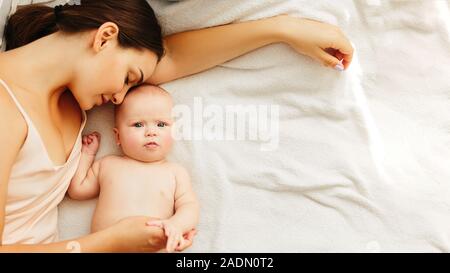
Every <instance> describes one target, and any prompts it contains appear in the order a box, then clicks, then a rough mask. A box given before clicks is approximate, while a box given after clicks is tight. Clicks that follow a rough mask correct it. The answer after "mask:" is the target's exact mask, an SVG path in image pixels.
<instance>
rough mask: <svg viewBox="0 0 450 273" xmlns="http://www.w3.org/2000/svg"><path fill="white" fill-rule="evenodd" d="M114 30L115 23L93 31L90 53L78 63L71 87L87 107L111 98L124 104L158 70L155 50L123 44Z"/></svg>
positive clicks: (82, 106)
mask: <svg viewBox="0 0 450 273" xmlns="http://www.w3.org/2000/svg"><path fill="white" fill-rule="evenodd" d="M102 31H103V32H102ZM114 31H115V28H114V26H113V27H112V28H109V29H108V28H107V29H103V30H102V29H101V28H100V29H99V30H98V31H97V32H95V33H92V35H91V36H92V38H91V39H90V43H89V48H88V50H87V52H86V55H85V56H82V57H80V60H79V62H78V63H77V65H76V66H75V71H74V75H73V79H72V80H71V82H70V84H69V85H68V88H69V89H70V90H71V91H72V93H73V95H74V97H75V99H76V100H77V101H78V104H79V105H80V107H81V109H83V110H89V109H91V108H92V107H94V106H99V105H102V104H103V103H106V102H108V101H112V102H113V103H115V104H120V103H122V101H123V98H124V97H125V94H126V93H127V92H128V90H129V89H130V88H131V87H133V86H135V85H139V84H141V83H143V82H145V81H146V80H147V79H148V78H150V76H151V75H152V74H153V71H154V70H155V67H156V64H157V56H156V54H155V53H153V52H151V51H150V50H137V49H133V48H123V47H121V46H119V44H118V40H117V35H116V34H117V33H115V32H114ZM99 32H100V33H99ZM94 34H95V35H94Z"/></svg>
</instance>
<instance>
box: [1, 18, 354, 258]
mask: <svg viewBox="0 0 450 273" xmlns="http://www.w3.org/2000/svg"><path fill="white" fill-rule="evenodd" d="M119 31H120V30H119V29H118V27H117V25H115V24H114V23H112V22H106V23H105V24H103V25H102V26H101V27H99V28H98V29H93V30H91V31H87V32H82V33H77V34H71V35H65V34H62V33H60V32H57V33H54V34H51V35H48V36H46V37H44V38H41V39H39V40H37V41H34V42H32V43H30V44H28V45H25V46H23V47H20V48H17V49H15V50H11V51H8V52H3V53H0V78H1V79H3V80H4V81H5V82H6V83H7V84H8V86H9V87H10V88H11V90H12V91H13V93H14V94H15V96H16V97H17V99H18V100H19V102H20V103H21V105H22V106H23V108H24V109H25V111H26V112H27V113H28V115H29V116H30V118H31V120H32V121H33V124H34V125H35V126H36V129H37V130H38V132H39V134H40V136H41V139H42V141H43V143H44V146H45V147H46V150H47V153H48V156H49V158H50V159H51V160H52V161H53V163H54V164H55V165H61V164H63V163H64V162H65V161H66V160H67V158H68V157H69V155H70V153H71V151H72V148H73V146H74V144H75V140H76V138H77V135H78V133H79V130H80V126H81V123H82V114H81V111H82V110H88V109H91V108H92V107H94V106H96V105H100V104H101V103H102V102H106V101H108V100H111V101H112V102H113V103H116V104H120V103H121V102H122V101H123V98H124V96H125V94H126V92H128V90H129V88H130V87H131V86H134V85H136V84H139V81H140V79H141V77H142V75H141V72H140V71H141V70H142V74H143V75H144V81H145V82H148V83H152V84H161V83H164V82H168V81H171V80H174V79H178V78H182V77H185V76H188V75H191V74H194V73H198V72H200V71H203V70H205V69H208V68H211V67H214V66H216V65H218V64H221V63H223V62H226V61H228V60H231V59H233V58H236V57H238V56H240V55H242V54H245V53H247V52H250V51H252V50H255V49H257V48H260V47H262V46H265V45H268V44H272V43H277V42H284V43H286V44H288V45H290V46H291V47H292V48H294V49H295V50H296V51H297V52H299V53H301V54H305V55H307V56H310V57H312V58H314V59H316V60H318V61H319V62H320V63H322V64H323V65H325V66H327V67H331V68H333V67H335V65H337V64H338V63H339V59H341V58H342V59H344V61H343V64H344V66H345V69H346V68H348V66H349V65H350V63H351V59H352V55H353V48H352V46H351V44H350V42H349V41H348V39H347V38H346V37H345V35H344V34H343V33H342V32H341V31H340V30H339V29H338V28H337V27H335V26H331V25H328V24H324V23H320V22H316V21H311V20H305V19H297V18H293V17H289V16H284V15H283V16H277V17H272V18H267V19H263V20H259V21H251V22H245V23H239V24H232V25H225V26H219V27H213V28H207V29H203V30H195V31H189V32H185V33H178V34H174V35H170V36H168V37H165V46H166V50H167V54H166V56H164V58H163V59H162V60H161V61H160V62H159V63H157V62H156V56H155V54H154V53H152V52H151V51H149V50H136V49H129V48H128V49H124V48H121V47H120V46H119V45H118V42H117V34H118V32H119ZM329 47H332V49H333V50H332V51H330V50H327V48H329ZM324 52H325V53H326V54H325V53H324ZM330 52H331V53H330ZM127 76H128V77H129V82H128V83H126V78H127ZM67 88H69V90H70V91H67ZM101 98H104V100H103V101H101V100H100V99H101ZM12 125H13V126H12ZM27 130H28V129H27V124H26V122H25V120H24V119H23V117H22V115H21V114H20V112H19V110H18V109H17V106H16V105H15V103H14V102H13V101H12V99H11V98H10V96H9V95H8V94H7V92H6V90H4V88H3V87H0V150H1V151H2V153H1V154H0V235H2V234H3V227H4V218H5V205H6V200H7V192H8V182H9V177H10V174H11V170H12V168H13V166H14V162H15V159H16V157H17V155H18V154H19V152H20V149H21V147H22V145H23V143H24V141H25V139H26V136H27V133H28V132H27ZM149 220H150V218H148V217H142V216H138V217H131V218H127V219H124V220H121V221H119V222H118V223H117V224H115V225H114V226H112V227H110V228H108V229H106V230H102V231H100V232H96V233H93V234H90V235H88V236H85V237H81V238H78V239H77V241H78V242H79V243H80V244H81V247H82V249H83V251H86V252H101V251H109V252H111V251H157V250H159V249H161V248H162V247H164V246H165V245H166V238H165V236H164V231H163V230H162V229H161V228H158V227H151V226H146V225H145V223H147V222H148V221H149ZM193 234H195V232H192V233H190V238H192V237H193ZM0 238H1V236H0ZM66 246H67V242H56V243H52V244H46V245H3V244H2V243H1V240H0V252H22V251H24V252H35V251H38V252H65V251H67V249H66ZM187 246H189V244H188V245H187Z"/></svg>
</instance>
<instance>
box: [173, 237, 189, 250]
mask: <svg viewBox="0 0 450 273" xmlns="http://www.w3.org/2000/svg"><path fill="white" fill-rule="evenodd" d="M188 242H189V241H188V240H185V239H184V238H181V241H180V243H179V244H178V246H177V247H176V248H175V250H176V251H183V249H184V248H185V247H186V246H187V244H188Z"/></svg>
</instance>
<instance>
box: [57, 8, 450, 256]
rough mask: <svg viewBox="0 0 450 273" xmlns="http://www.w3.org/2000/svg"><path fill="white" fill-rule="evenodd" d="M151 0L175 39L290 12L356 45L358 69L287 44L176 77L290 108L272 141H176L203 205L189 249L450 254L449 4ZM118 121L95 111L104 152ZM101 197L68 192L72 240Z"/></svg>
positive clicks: (63, 228)
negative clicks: (79, 197)
mask: <svg viewBox="0 0 450 273" xmlns="http://www.w3.org/2000/svg"><path fill="white" fill-rule="evenodd" d="M149 2H150V3H151V5H152V6H153V8H154V9H155V11H156V13H157V16H158V18H159V20H160V21H161V24H162V27H163V30H164V33H165V34H171V33H175V32H179V31H185V30H191V29H198V28H204V27H209V26H215V25H220V24H226V23H231V22H241V21H248V20H255V19H260V18H265V17H270V16H274V15H277V14H283V13H285V14H290V15H292V16H298V17H307V18H311V19H316V20H321V21H325V22H328V23H332V24H336V25H339V26H340V27H341V28H342V29H343V30H344V31H345V32H346V33H347V35H348V36H349V38H350V39H351V41H352V43H353V44H354V47H355V49H356V54H355V59H354V62H353V64H352V66H351V68H350V69H349V70H347V71H346V72H339V71H334V70H331V69H328V68H325V67H323V66H321V65H320V64H318V63H316V62H315V61H313V60H311V59H309V58H308V57H305V56H301V55H298V54H296V53H295V52H294V51H293V50H292V49H291V48H289V47H288V46H286V45H284V44H274V45H271V46H267V47H265V48H262V49H259V50H256V51H254V52H252V53H250V54H247V55H245V56H242V57H240V58H237V59H235V60H233V61H230V62H228V63H225V64H223V65H221V66H218V67H216V68H214V69H211V70H208V71H206V72H203V73H200V74H197V75H194V76H190V77H187V78H184V79H180V80H177V81H174V82H171V83H168V84H164V85H163V88H165V89H166V90H167V91H168V92H170V93H171V94H172V96H173V97H174V100H175V102H176V103H177V104H178V105H185V106H189V107H190V108H189V109H194V108H195V107H197V106H198V104H199V103H200V104H201V105H202V106H203V109H204V108H205V107H207V106H214V107H216V109H219V110H218V111H225V110H226V109H227V106H232V105H234V106H236V105H240V106H256V107H268V108H267V109H278V110H274V112H271V117H272V118H274V120H275V121H276V124H275V123H274V126H275V127H271V128H275V130H274V132H276V134H275V135H273V134H269V136H271V137H272V138H267V137H268V135H265V137H263V136H261V135H259V136H258V137H257V138H253V139H249V138H244V139H240V140H239V139H234V140H220V139H203V140H179V141H178V142H177V143H176V145H175V147H174V150H173V152H172V154H171V159H172V160H174V161H177V162H179V163H181V164H183V165H184V166H186V167H187V168H188V169H189V170H190V173H191V175H192V180H193V185H194V188H195V190H196V192H197V193H198V196H199V199H200V202H201V220H200V224H199V226H198V230H199V233H198V235H197V236H196V238H195V242H194V245H193V246H192V247H191V248H190V249H189V250H188V252H405V251H406V252H448V251H450V241H449V235H450V166H449V163H450V1H447V0H390V1H388V0H355V1H350V0H341V1H339V4H337V1H335V0H315V1H309V0H282V1H280V0H264V1H252V0H245V1H242V0H227V1H211V0H184V1H179V2H169V1H160V0H151V1H149ZM299 35H301V33H299ZM193 111H194V110H193ZM112 121H113V112H112V107H111V106H110V105H108V106H105V107H101V108H97V109H95V110H92V111H90V112H89V122H88V126H87V128H86V130H85V131H86V132H90V131H93V130H97V131H99V132H100V133H102V141H103V142H102V145H101V148H100V151H99V154H98V157H101V156H104V155H107V154H111V153H115V154H118V153H119V151H118V150H117V148H116V145H115V144H114V141H113V136H112V124H113V123H112ZM277 129H278V130H277ZM194 130H195V129H194ZM258 132H260V131H258ZM262 132H267V131H264V130H263V131H262ZM270 140H273V141H272V142H271V143H272V144H273V145H271V146H270V145H269V146H267V144H268V142H270ZM264 147H265V148H264ZM267 147H269V148H267ZM95 202H96V201H95V200H92V201H87V202H76V201H73V200H70V199H66V200H64V202H63V203H62V205H61V206H60V208H59V212H60V216H59V223H60V226H59V228H60V238H61V239H71V238H75V237H77V236H81V235H84V234H87V233H88V232H89V225H90V218H91V216H92V213H93V210H94V208H95Z"/></svg>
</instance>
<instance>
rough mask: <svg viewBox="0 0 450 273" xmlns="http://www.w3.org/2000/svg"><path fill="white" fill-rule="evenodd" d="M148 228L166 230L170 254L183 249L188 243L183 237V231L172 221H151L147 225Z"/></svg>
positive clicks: (167, 248)
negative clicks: (153, 227)
mask: <svg viewBox="0 0 450 273" xmlns="http://www.w3.org/2000/svg"><path fill="white" fill-rule="evenodd" d="M147 226H155V227H160V228H162V229H164V233H165V234H166V236H167V245H166V250H167V252H169V253H171V252H174V251H175V250H179V249H182V248H183V247H184V244H186V243H187V242H186V240H185V239H184V237H183V231H182V230H181V229H180V228H179V227H178V226H177V225H175V224H174V223H172V222H171V221H170V220H162V221H150V222H148V223H147Z"/></svg>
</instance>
